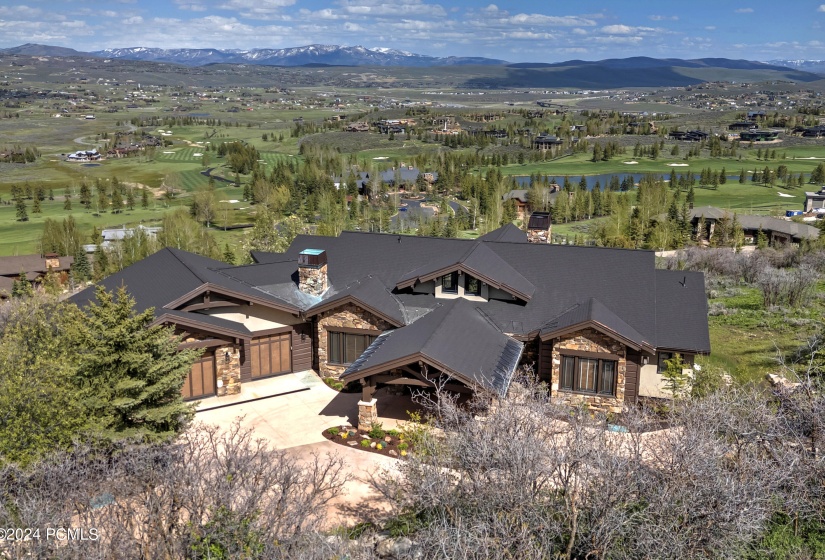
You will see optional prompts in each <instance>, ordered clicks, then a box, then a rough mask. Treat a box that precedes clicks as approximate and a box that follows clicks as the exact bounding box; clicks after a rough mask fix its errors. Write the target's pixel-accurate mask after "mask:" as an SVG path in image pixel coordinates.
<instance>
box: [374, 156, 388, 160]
mask: <svg viewBox="0 0 825 560" xmlns="http://www.w3.org/2000/svg"><path fill="white" fill-rule="evenodd" d="M372 159H390V158H388V157H387V156H378V157H374V158H372Z"/></svg>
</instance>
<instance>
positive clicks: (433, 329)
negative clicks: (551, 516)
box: [74, 225, 710, 424]
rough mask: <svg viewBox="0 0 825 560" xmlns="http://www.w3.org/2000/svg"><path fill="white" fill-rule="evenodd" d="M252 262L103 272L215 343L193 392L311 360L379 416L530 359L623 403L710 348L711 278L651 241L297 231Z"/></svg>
mask: <svg viewBox="0 0 825 560" xmlns="http://www.w3.org/2000/svg"><path fill="white" fill-rule="evenodd" d="M545 237H546V236H545ZM252 256H253V258H254V260H255V261H256V262H255V264H251V265H245V266H229V265H227V264H225V263H222V262H219V261H214V260H210V259H207V258H204V257H200V256H197V255H193V254H191V253H186V252H184V251H179V250H175V249H164V250H162V251H160V252H158V253H155V254H154V255H152V256H150V257H148V258H146V259H144V260H142V261H140V262H138V263H136V264H134V265H132V266H130V267H128V268H126V269H124V270H122V271H121V272H118V273H117V274H114V275H112V276H110V277H108V278H107V279H105V280H104V281H103V285H104V286H105V287H106V288H107V289H114V288H117V287H118V286H121V285H125V286H126V287H127V289H128V290H129V292H130V293H131V294H132V296H133V297H134V298H135V300H136V303H137V308H138V309H146V308H149V307H154V309H155V315H156V317H157V319H156V320H157V322H159V323H165V324H170V325H174V326H175V328H176V329H177V331H178V332H179V333H182V334H183V335H184V339H183V340H184V342H183V343H182V346H184V347H197V348H202V349H203V357H202V358H201V359H200V360H199V361H198V362H197V363H196V364H195V366H194V367H193V369H192V372H191V373H190V375H189V377H188V379H187V381H186V385H185V387H184V389H183V392H184V396H185V397H187V398H193V399H194V398H202V397H209V396H212V395H216V394H217V395H222V394H226V393H232V392H238V391H240V390H241V389H242V386H243V384H244V383H246V382H249V381H252V380H256V379H259V378H262V377H267V376H273V375H278V374H282V373H286V372H292V371H301V370H307V369H310V368H312V369H314V370H315V371H317V372H318V373H319V374H320V375H322V376H324V377H329V376H331V377H336V378H339V379H341V380H342V381H344V382H358V383H360V386H361V388H362V391H363V395H362V402H361V403H360V404H359V408H360V410H359V422H362V423H366V424H369V423H370V422H371V421H372V420H373V419H374V418H375V417H376V410H377V408H376V406H377V402H376V399H375V391H376V389H378V388H381V387H395V389H398V390H403V389H404V388H405V387H412V388H416V389H418V388H422V389H425V390H426V388H433V387H435V386H436V385H437V384H438V385H442V386H443V387H444V388H446V389H448V390H452V391H456V392H473V391H482V392H488V393H493V394H499V395H503V394H505V393H507V390H508V387H509V385H510V381H511V379H512V377H513V375H514V372H515V371H516V369H517V368H518V367H519V365H531V366H533V368H534V371H535V372H536V374H537V375H538V377H539V378H540V379H541V380H542V381H544V382H546V383H547V384H548V385H549V386H550V387H551V388H552V395H553V397H555V398H558V399H562V400H565V401H569V402H584V403H587V404H588V405H589V406H590V407H591V408H593V409H598V410H614V411H615V410H621V408H622V406H624V404H625V403H633V402H635V401H636V400H637V398H638V397H639V396H640V395H651V396H658V395H659V394H660V393H659V391H660V388H661V382H660V378H661V376H660V374H659V372H660V371H661V369H662V368H663V367H664V360H666V359H669V358H670V357H671V356H672V355H673V353H675V352H679V353H681V354H682V356H683V357H684V358H685V360H686V362H687V363H691V362H692V359H693V356H694V355H696V354H704V353H708V352H709V351H710V342H709V337H708V323H707V300H706V296H705V283H704V277H703V275H702V274H701V273H697V272H683V271H670V270H658V269H656V268H655V263H654V253H652V252H648V251H631V250H622V249H607V248H595V247H574V246H560V245H550V244H547V243H530V242H528V238H527V234H526V233H525V232H523V231H521V230H519V229H518V228H516V227H515V226H513V225H507V226H504V227H502V228H499V229H498V230H495V231H493V232H490V233H489V234H487V235H484V236H482V237H479V238H478V239H476V240H462V239H442V238H428V237H407V236H398V235H390V234H376V233H360V232H344V233H342V234H341V235H340V236H339V237H320V236H310V235H299V236H298V237H297V238H296V239H295V240H294V241H293V243H292V245H291V246H290V247H289V249H288V250H287V251H286V252H284V253H282V254H281V253H259V252H253V254H252ZM93 297H94V290H93V289H87V290H86V291H84V292H81V293H80V294H78V295H77V296H75V298H74V301H75V302H76V303H78V304H80V305H83V304H84V303H86V302H88V301H89V300H90V299H91V298H93Z"/></svg>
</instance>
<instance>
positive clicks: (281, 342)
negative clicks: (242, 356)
mask: <svg viewBox="0 0 825 560" xmlns="http://www.w3.org/2000/svg"><path fill="white" fill-rule="evenodd" d="M291 338H292V333H288V332H287V333H283V334H275V335H272V336H265V337H262V338H256V339H254V340H253V341H252V344H251V345H250V348H249V350H250V353H251V354H252V356H251V358H252V360H251V361H252V379H258V378H260V377H266V376H268V375H278V374H279V373H289V372H290V371H292V368H291V364H290V359H289V353H290V352H289V350H290V344H289V342H290V339H291Z"/></svg>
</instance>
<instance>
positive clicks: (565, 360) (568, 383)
mask: <svg viewBox="0 0 825 560" xmlns="http://www.w3.org/2000/svg"><path fill="white" fill-rule="evenodd" d="M561 360H562V368H561V388H562V389H565V390H567V391H572V390H573V372H574V371H575V370H576V358H574V357H572V356H562V358H561Z"/></svg>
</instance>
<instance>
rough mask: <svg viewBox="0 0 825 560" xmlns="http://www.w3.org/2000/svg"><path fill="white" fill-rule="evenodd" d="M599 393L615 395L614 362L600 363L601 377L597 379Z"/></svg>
mask: <svg viewBox="0 0 825 560" xmlns="http://www.w3.org/2000/svg"><path fill="white" fill-rule="evenodd" d="M599 393H600V394H602V395H614V394H616V362H609V361H602V376H601V378H599Z"/></svg>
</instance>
